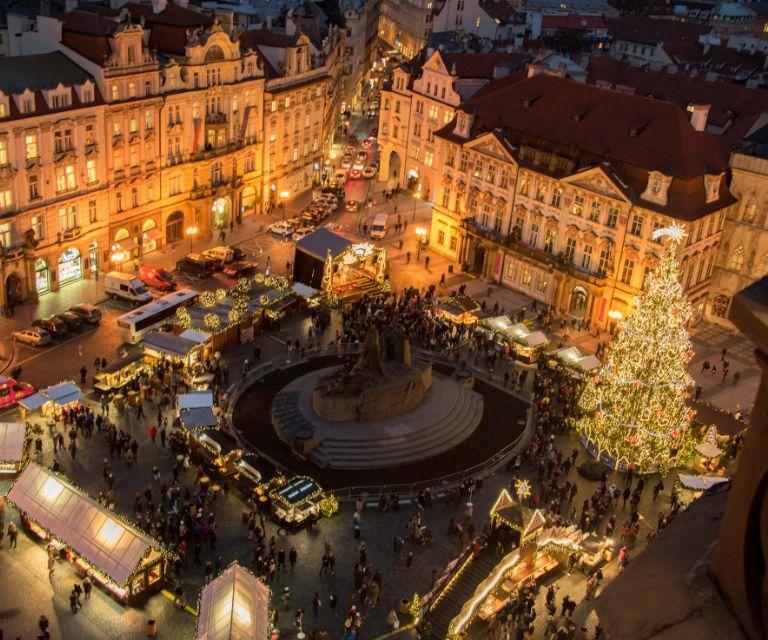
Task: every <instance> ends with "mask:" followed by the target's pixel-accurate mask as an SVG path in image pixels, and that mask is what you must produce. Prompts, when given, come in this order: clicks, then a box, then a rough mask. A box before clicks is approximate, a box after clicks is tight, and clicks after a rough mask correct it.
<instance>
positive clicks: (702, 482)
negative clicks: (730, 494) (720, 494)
mask: <svg viewBox="0 0 768 640" xmlns="http://www.w3.org/2000/svg"><path fill="white" fill-rule="evenodd" d="M677 477H678V478H680V482H681V484H682V485H683V486H684V487H685V488H686V489H693V490H694V491H706V490H707V489H710V488H711V487H714V486H715V485H716V484H722V483H723V482H730V480H729V479H728V478H721V477H720V476H692V475H688V474H685V473H681V474H679V475H678V476H677Z"/></svg>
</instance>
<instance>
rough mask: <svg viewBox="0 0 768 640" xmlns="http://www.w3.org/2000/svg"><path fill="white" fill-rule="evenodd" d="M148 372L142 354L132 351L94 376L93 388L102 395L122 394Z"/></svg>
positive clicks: (147, 366)
mask: <svg viewBox="0 0 768 640" xmlns="http://www.w3.org/2000/svg"><path fill="white" fill-rule="evenodd" d="M148 370H149V365H148V364H147V361H146V360H145V358H144V354H143V353H142V352H141V351H134V352H132V353H130V354H128V355H127V356H126V357H125V358H123V359H121V360H117V361H116V362H113V363H112V364H110V365H109V366H108V367H107V368H106V369H102V370H101V371H100V372H99V373H96V374H94V376H93V388H94V389H95V390H96V391H98V392H99V393H102V394H106V393H122V392H123V391H124V390H125V389H126V387H129V386H130V385H132V384H133V383H134V382H136V380H138V378H139V376H141V374H142V373H145V372H146V371H148Z"/></svg>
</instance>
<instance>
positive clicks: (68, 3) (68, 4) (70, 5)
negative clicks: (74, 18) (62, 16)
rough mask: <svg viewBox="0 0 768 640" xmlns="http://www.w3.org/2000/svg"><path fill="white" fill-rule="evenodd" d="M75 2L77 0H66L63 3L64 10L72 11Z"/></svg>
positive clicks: (75, 6) (75, 4)
mask: <svg viewBox="0 0 768 640" xmlns="http://www.w3.org/2000/svg"><path fill="white" fill-rule="evenodd" d="M77 2H78V0H67V1H66V2H65V3H64V10H65V11H66V12H67V13H69V12H70V11H74V10H75V9H77Z"/></svg>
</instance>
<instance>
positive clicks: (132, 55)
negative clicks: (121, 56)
mask: <svg viewBox="0 0 768 640" xmlns="http://www.w3.org/2000/svg"><path fill="white" fill-rule="evenodd" d="M128 64H136V50H135V49H134V48H133V47H128Z"/></svg>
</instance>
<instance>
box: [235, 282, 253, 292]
mask: <svg viewBox="0 0 768 640" xmlns="http://www.w3.org/2000/svg"><path fill="white" fill-rule="evenodd" d="M252 285H253V281H252V280H250V279H248V278H240V279H239V280H238V281H237V290H238V291H239V292H240V293H243V294H246V293H248V292H249V291H250V290H251V286H252Z"/></svg>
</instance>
